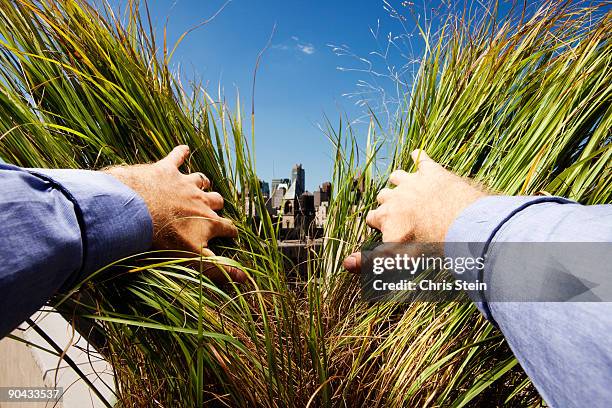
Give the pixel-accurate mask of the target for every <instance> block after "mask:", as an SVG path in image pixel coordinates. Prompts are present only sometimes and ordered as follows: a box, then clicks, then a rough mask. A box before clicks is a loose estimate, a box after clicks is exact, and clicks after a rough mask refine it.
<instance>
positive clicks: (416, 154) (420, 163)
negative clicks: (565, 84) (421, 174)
mask: <svg viewBox="0 0 612 408" xmlns="http://www.w3.org/2000/svg"><path fill="white" fill-rule="evenodd" d="M410 157H412V161H413V162H414V164H416V168H417V170H425V169H427V168H428V167H437V166H439V164H438V163H436V162H435V161H433V159H432V158H431V157H429V156H428V155H427V153H425V150H421V149H416V150H413V151H412V153H410Z"/></svg>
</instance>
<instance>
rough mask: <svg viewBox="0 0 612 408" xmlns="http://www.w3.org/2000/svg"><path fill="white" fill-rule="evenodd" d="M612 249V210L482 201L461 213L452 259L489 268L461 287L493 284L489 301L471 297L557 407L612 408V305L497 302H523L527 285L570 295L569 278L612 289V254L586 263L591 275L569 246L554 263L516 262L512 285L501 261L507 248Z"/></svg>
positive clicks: (526, 200)
mask: <svg viewBox="0 0 612 408" xmlns="http://www.w3.org/2000/svg"><path fill="white" fill-rule="evenodd" d="M611 242H612V205H594V206H583V205H580V204H577V203H575V202H572V201H569V200H566V199H564V198H559V197H504V196H491V197H486V198H482V199H480V200H478V201H477V202H475V203H474V204H472V205H471V206H469V207H468V208H467V209H465V210H464V211H463V212H462V213H461V215H460V216H459V217H458V218H457V219H456V220H455V222H454V223H453V225H452V226H451V228H450V229H449V232H448V234H447V236H446V244H445V253H446V256H449V257H479V256H484V257H485V260H486V261H485V267H484V268H482V269H480V270H479V269H472V270H468V271H467V272H465V273H463V274H461V279H463V280H467V281H472V282H475V281H476V280H478V281H480V282H483V281H484V282H488V283H489V284H490V287H489V288H488V290H487V292H486V295H485V294H484V293H482V292H479V293H472V294H470V296H472V300H473V301H474V302H475V304H476V306H477V307H478V309H479V310H480V312H481V313H482V314H483V315H484V316H485V317H486V318H487V319H488V320H489V321H491V322H492V323H493V324H495V325H496V326H498V327H499V329H500V330H501V331H502V333H503V334H504V337H505V338H506V340H507V341H508V344H509V345H510V348H511V349H512V351H513V352H514V354H515V356H516V357H517V359H518V361H519V362H520V364H521V366H522V367H523V369H524V370H525V372H526V373H527V374H528V375H529V377H530V378H531V380H532V382H533V384H534V385H535V387H536V388H537V389H538V391H539V392H540V395H541V396H542V397H543V398H544V400H546V402H547V403H548V404H549V406H551V407H584V406H588V407H609V406H610V403H611V402H612V388H611V387H610V384H611V383H612V336H610V334H611V333H612V303H610V302H606V301H603V302H602V301H566V302H538V301H496V300H495V299H498V298H497V297H496V294H500V293H501V294H505V295H508V294H510V299H520V298H521V293H513V291H515V292H516V291H517V290H519V289H518V288H521V285H520V284H518V285H514V284H515V283H516V280H517V279H519V280H522V279H525V278H527V279H529V281H530V284H531V283H532V282H535V284H536V285H540V286H541V287H542V288H545V289H547V290H555V291H559V292H562V291H563V287H564V286H565V285H566V283H567V282H568V279H567V276H568V274H571V275H575V276H577V277H578V278H579V279H583V280H587V278H588V279H591V280H594V279H599V280H600V282H592V283H593V287H596V286H597V285H598V284H603V285H608V286H607V287H608V288H609V283H608V282H609V281H610V280H611V279H612V277H611V276H610V274H609V271H610V267H611V264H610V262H609V261H610V259H611V256H612V251H609V248H610V246H609V245H606V246H603V248H604V250H603V251H602V250H600V252H599V259H585V261H586V262H587V263H588V264H589V267H584V266H583V265H581V264H582V262H581V260H580V259H576V254H572V251H571V248H572V246H571V245H567V244H563V245H566V246H565V247H563V248H567V249H568V250H567V251H565V253H559V254H558V256H555V257H554V259H552V258H550V257H549V258H547V257H546V256H542V257H536V258H529V260H528V261H524V260H521V259H516V263H517V264H518V265H519V267H517V269H515V271H516V272H517V276H512V277H509V276H504V274H505V273H507V272H508V269H507V268H504V267H502V261H501V260H500V259H501V258H503V256H502V255H503V251H505V250H506V249H507V248H508V247H509V245H507V243H528V244H527V245H542V243H573V244H575V245H580V244H582V245H584V244H585V243H611ZM529 243H532V244H529ZM573 244H572V245H573ZM510 245H512V244H510ZM576 248H578V246H576ZM596 248H602V247H601V246H599V247H596ZM540 258H541V260H540ZM593 265H596V267H595V269H598V271H597V274H594V273H593V268H592V266H593ZM597 266H599V268H597ZM602 271H603V273H602ZM606 271H607V272H606ZM530 274H531V275H536V276H530ZM575 276H572V278H575ZM606 276H608V277H606ZM593 277H594V278H593ZM602 277H603V278H602ZM578 278H577V279H578ZM602 280H603V281H602ZM525 287H526V286H524V285H523V289H525ZM487 296H488V297H493V299H490V298H487ZM531 300H534V299H531Z"/></svg>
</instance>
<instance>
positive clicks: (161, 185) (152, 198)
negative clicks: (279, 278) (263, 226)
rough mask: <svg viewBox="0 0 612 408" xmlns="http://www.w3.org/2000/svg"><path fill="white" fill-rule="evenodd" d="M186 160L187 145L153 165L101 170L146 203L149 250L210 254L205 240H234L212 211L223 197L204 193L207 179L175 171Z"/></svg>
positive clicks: (235, 275)
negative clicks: (149, 223) (150, 234)
mask: <svg viewBox="0 0 612 408" xmlns="http://www.w3.org/2000/svg"><path fill="white" fill-rule="evenodd" d="M188 156H189V147H187V146H177V147H175V148H174V150H172V151H171V152H170V154H168V156H166V157H165V158H163V159H162V160H160V161H158V162H156V163H153V164H140V165H134V166H116V167H110V168H108V169H105V170H104V172H106V173H108V174H110V175H111V176H113V177H115V178H117V179H118V180H119V181H121V182H122V183H124V184H126V185H127V186H128V187H130V188H131V189H132V190H134V191H135V192H136V193H138V194H139V195H140V196H141V197H142V199H143V200H144V202H145V203H146V205H147V208H148V209H149V213H150V214H151V218H152V219H153V248H155V249H167V250H184V251H190V252H194V253H196V254H202V255H204V256H212V255H214V254H213V252H212V251H211V250H210V249H208V248H207V247H208V242H209V241H210V240H211V239H213V238H218V237H230V238H235V237H236V236H237V234H238V231H237V229H236V227H235V226H234V224H233V223H232V222H231V221H230V220H228V219H227V218H223V217H220V216H219V215H218V214H217V213H216V212H215V211H217V210H221V209H222V208H223V197H221V195H220V194H219V193H216V192H208V191H204V190H206V189H208V188H209V187H210V181H209V180H208V178H207V177H206V176H204V175H203V174H202V173H197V172H196V173H191V174H183V173H181V172H180V171H179V167H180V166H181V165H182V164H183V163H184V161H185V160H186V159H187V157H188ZM203 267H204V273H205V274H206V275H207V276H209V277H210V278H212V279H215V280H221V279H222V277H223V274H222V272H221V271H220V270H219V269H218V267H217V266H215V265H213V264H210V263H205V264H204V265H203ZM224 269H225V270H226V272H227V273H228V275H229V276H230V278H231V279H232V280H235V281H244V280H245V279H246V275H245V274H244V272H242V271H241V270H240V269H238V268H234V267H227V266H226V267H224Z"/></svg>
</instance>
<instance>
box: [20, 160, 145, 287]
mask: <svg viewBox="0 0 612 408" xmlns="http://www.w3.org/2000/svg"><path fill="white" fill-rule="evenodd" d="M27 171H29V172H30V173H32V174H35V175H37V176H38V177H41V178H44V179H46V180H48V181H49V182H51V183H53V184H54V185H55V186H56V187H57V188H58V189H60V190H61V191H62V192H63V193H64V194H65V195H66V196H67V197H68V199H69V200H71V201H72V202H73V204H74V206H75V212H76V213H77V219H78V221H79V224H80V227H81V235H82V240H83V263H82V265H81V270H80V272H79V273H78V274H76V276H75V277H74V279H70V281H69V282H67V283H68V284H71V283H76V282H78V281H80V280H82V279H84V278H86V277H87V276H89V275H90V274H91V273H93V272H95V271H97V270H98V269H100V268H102V267H104V266H106V265H108V264H109V263H111V262H113V261H116V260H118V259H121V258H125V257H128V256H130V255H134V254H137V253H139V252H144V251H146V250H148V249H149V248H150V247H151V244H152V241H153V222H152V220H151V215H150V214H149V210H148V208H147V206H146V204H145V202H144V201H143V199H142V198H141V197H140V196H139V195H138V194H137V193H136V192H135V191H133V190H132V189H131V188H129V187H128V186H126V185H125V184H123V183H122V182H120V181H119V180H117V179H116V178H114V177H112V176H111V175H109V174H106V173H103V172H99V171H89V170H66V169H27Z"/></svg>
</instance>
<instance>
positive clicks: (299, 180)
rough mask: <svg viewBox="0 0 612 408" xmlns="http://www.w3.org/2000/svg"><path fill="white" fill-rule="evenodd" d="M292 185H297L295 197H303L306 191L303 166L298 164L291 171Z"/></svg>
mask: <svg viewBox="0 0 612 408" xmlns="http://www.w3.org/2000/svg"><path fill="white" fill-rule="evenodd" d="M291 184H295V195H296V196H297V197H299V196H301V195H302V193H304V191H305V190H306V188H305V186H306V174H305V172H304V169H303V168H302V164H301V163H300V164H296V165H295V166H293V169H291Z"/></svg>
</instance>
